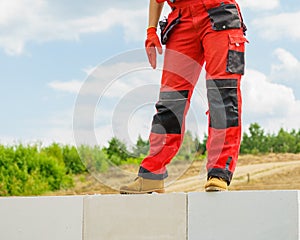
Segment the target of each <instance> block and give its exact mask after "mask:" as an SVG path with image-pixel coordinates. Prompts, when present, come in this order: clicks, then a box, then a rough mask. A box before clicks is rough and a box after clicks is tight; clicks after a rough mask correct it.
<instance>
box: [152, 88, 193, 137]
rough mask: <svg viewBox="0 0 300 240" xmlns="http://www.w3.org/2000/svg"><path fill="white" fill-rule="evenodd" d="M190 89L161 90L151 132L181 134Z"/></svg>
mask: <svg viewBox="0 0 300 240" xmlns="http://www.w3.org/2000/svg"><path fill="white" fill-rule="evenodd" d="M188 93H189V91H187V90H183V91H172V92H161V93H160V95H159V101H158V102H157V103H156V105H155V107H156V109H157V113H156V114H155V115H154V117H153V122H152V129H151V132H153V133H159V134H165V133H167V134H181V127H182V122H183V118H184V111H185V108H186V104H187V99H188Z"/></svg>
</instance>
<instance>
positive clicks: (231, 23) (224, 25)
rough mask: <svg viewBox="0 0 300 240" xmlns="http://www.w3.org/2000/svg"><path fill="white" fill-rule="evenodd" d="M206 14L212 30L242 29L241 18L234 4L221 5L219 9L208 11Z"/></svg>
mask: <svg viewBox="0 0 300 240" xmlns="http://www.w3.org/2000/svg"><path fill="white" fill-rule="evenodd" d="M207 12H208V15H209V18H210V21H211V24H212V29H213V30H216V31H222V30H226V29H234V28H241V27H242V21H241V17H240V14H239V11H238V9H237V7H236V5H235V4H224V3H221V5H220V6H219V7H215V8H211V9H208V10H207Z"/></svg>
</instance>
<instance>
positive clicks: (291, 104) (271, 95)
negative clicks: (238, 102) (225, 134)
mask: <svg viewBox="0 0 300 240" xmlns="http://www.w3.org/2000/svg"><path fill="white" fill-rule="evenodd" d="M242 94H243V119H244V123H245V124H246V125H249V124H250V123H253V122H258V123H259V124H261V126H263V127H264V128H265V129H266V130H268V131H271V132H274V131H277V130H278V129H279V128H280V127H284V128H285V129H292V128H295V129H299V128H300V108H299V106H300V101H299V100H296V98H295V96H294V93H293V90H292V89H291V88H289V87H287V86H285V85H282V84H278V83H273V82H271V81H269V79H268V77H267V76H266V75H264V74H263V73H261V72H258V71H256V70H251V69H248V70H247V71H246V75H245V77H244V79H243V83H242Z"/></svg>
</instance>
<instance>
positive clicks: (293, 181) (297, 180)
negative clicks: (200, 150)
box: [47, 154, 300, 195]
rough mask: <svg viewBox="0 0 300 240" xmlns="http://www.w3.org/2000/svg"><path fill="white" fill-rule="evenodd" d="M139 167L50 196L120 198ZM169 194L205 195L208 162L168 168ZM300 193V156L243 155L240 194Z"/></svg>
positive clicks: (236, 185)
mask: <svg viewBox="0 0 300 240" xmlns="http://www.w3.org/2000/svg"><path fill="white" fill-rule="evenodd" d="M137 170H138V166H123V167H122V168H121V169H120V168H118V169H112V170H111V171H110V172H108V173H106V174H102V175H99V174H95V173H91V174H87V175H80V176H76V177H75V187H74V188H73V189H68V190H65V191H59V192H55V193H51V194H47V195H82V194H89V195H90V194H116V193H118V188H119V186H120V185H122V184H125V183H128V182H130V181H132V180H133V179H134V177H135V174H136V172H137ZM168 172H169V178H168V179H167V181H166V192H195V191H203V190H204V189H203V185H204V183H205V180H206V171H205V161H193V162H184V161H177V162H174V163H171V164H170V166H169V167H168ZM279 189H280V190H287V189H289V190H291V189H296V190H300V154H268V155H255V156H253V155H242V156H240V157H239V160H238V164H237V168H236V171H235V174H234V177H233V180H232V183H231V185H230V187H229V190H231V191H240V190H244V191H245V190H279Z"/></svg>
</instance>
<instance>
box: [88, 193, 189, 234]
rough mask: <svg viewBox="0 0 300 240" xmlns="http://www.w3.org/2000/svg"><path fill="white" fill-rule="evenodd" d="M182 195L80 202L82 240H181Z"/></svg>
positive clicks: (109, 197) (94, 198)
mask: <svg viewBox="0 0 300 240" xmlns="http://www.w3.org/2000/svg"><path fill="white" fill-rule="evenodd" d="M186 197H187V195H186V194H183V193H172V194H152V195H149V194H148V195H147V194H146V195H100V196H90V197H87V198H85V200H84V240H100V239H105V240H106V239H109V240H151V239H153V240H173V239H174V240H175V239H176V240H184V239H186V224H187V222H186V209H187V205H186Z"/></svg>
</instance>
